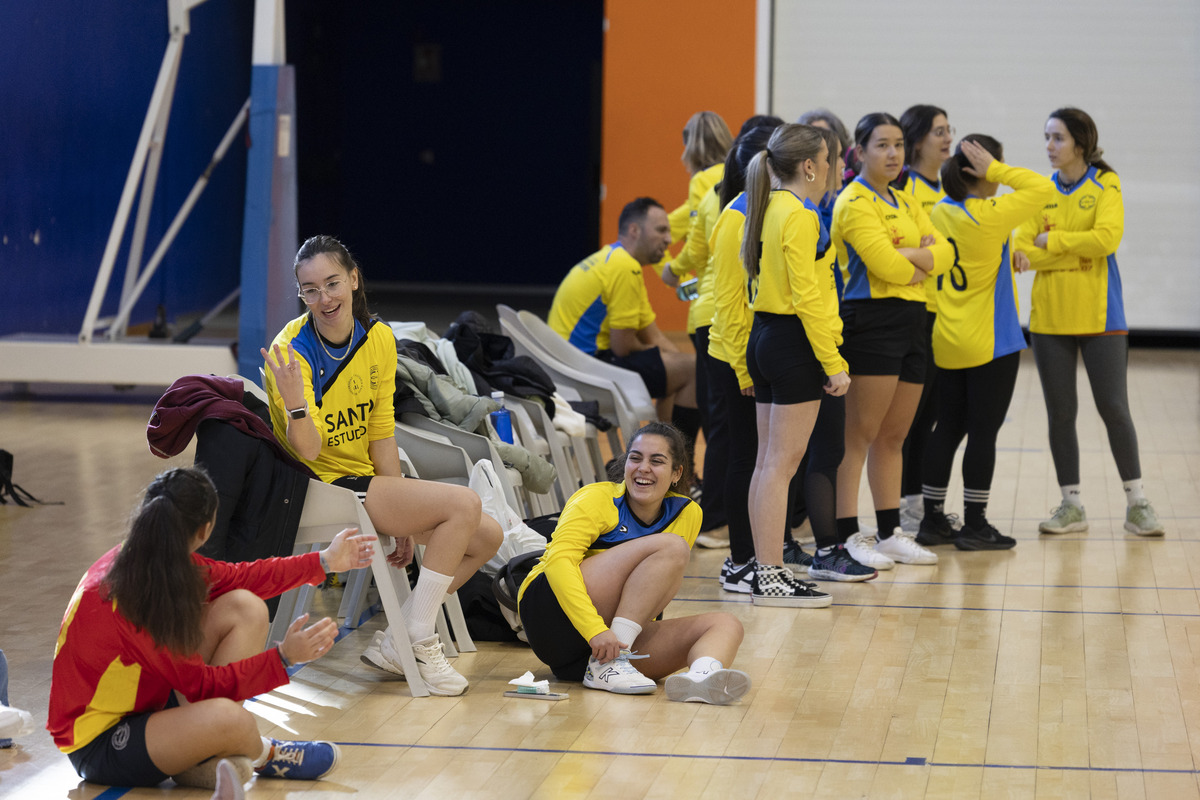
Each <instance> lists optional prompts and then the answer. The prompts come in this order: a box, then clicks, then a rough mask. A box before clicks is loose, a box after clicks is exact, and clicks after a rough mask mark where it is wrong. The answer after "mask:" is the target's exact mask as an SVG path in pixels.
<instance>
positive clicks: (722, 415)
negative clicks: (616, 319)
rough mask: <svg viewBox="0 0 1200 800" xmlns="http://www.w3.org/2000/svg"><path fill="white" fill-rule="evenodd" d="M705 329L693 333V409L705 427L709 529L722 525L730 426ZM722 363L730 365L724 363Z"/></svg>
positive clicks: (704, 503) (704, 500)
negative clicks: (694, 392)
mask: <svg viewBox="0 0 1200 800" xmlns="http://www.w3.org/2000/svg"><path fill="white" fill-rule="evenodd" d="M708 329H709V326H707V325H705V326H704V327H702V328H697V329H696V332H695V333H693V334H692V344H693V345H695V347H696V408H697V409H699V411H700V426H701V428H702V429H703V430H704V485H705V487H706V490H705V492H704V493H703V494H702V495H701V497H700V507H701V508H702V509H703V510H704V524H703V526H702V530H706V531H707V530H712V529H713V528H719V527H720V526H722V525H724V524H725V523H726V522H727V521H728V520H727V514H726V512H725V491H724V486H725V469H726V465H727V464H728V463H729V425H728V421H727V419H728V416H729V415H728V412H727V411H726V410H725V402H726V401H725V396H724V394H722V393H721V392H718V391H715V390H714V387H713V383H714V381H715V380H716V378H715V377H714V376H713V375H712V374H711V372H712V370H713V369H714V367H713V366H712V365H713V362H716V361H718V359H715V358H713V357H712V356H710V355H709V354H708ZM725 366H727V367H728V366H729V365H728V364H726V365H725Z"/></svg>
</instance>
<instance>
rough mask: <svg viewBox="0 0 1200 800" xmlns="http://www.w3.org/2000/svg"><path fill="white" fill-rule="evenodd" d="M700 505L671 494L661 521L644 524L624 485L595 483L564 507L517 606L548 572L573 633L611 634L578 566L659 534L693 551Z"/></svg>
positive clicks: (523, 585)
mask: <svg viewBox="0 0 1200 800" xmlns="http://www.w3.org/2000/svg"><path fill="white" fill-rule="evenodd" d="M702 519H703V514H702V512H701V511H700V506H698V505H696V504H695V503H694V502H692V501H691V499H689V498H687V497H684V496H683V495H679V494H675V493H673V492H672V493H668V494H667V496H666V497H664V498H663V503H662V510H661V512H660V513H659V515H658V519H655V520H651V521H650V522H643V521H642V520H640V519H638V518H637V517H636V516H635V515H634V513H633V511H632V510H631V509H630V507H629V502H628V498H626V496H625V483H624V481H622V482H621V483H609V482H607V481H604V482H600V483H591V484H588V485H587V486H584V487H583V488H582V489H580V490H579V491H577V492H575V494H573V495H571V499H570V500H568V501H567V504H566V505H565V506H564V507H563V510H562V513H561V514H560V515H559V517H558V525H557V526H556V527H555V529H554V536H553V537H552V538H551V539H550V543H549V544H548V545H547V546H546V552H545V553H544V554H542V557H541V558H540V559H539V560H538V563H537V564H536V565H534V567H533V569H532V570H531V571H530V573H529V575H528V576H527V577H526V578H525V580H524V581H523V582H522V583H521V588H520V589H519V590H518V592H517V604H518V608H519V606H520V602H521V598H522V597H523V596H524V594H525V589H526V587H528V586H529V584H530V583H532V582H533V579H534V578H536V577H537V576H538V575H542V574H545V576H546V580H547V581H548V582H549V584H550V588H551V589H552V590H553V591H554V596H555V598H556V599H557V600H558V603H559V605H560V606H561V607H562V610H563V611H564V612H565V613H566V615H567V618H568V619H570V620H571V624H572V625H574V626H575V630H577V631H579V635H580V636H582V637H583V638H584V640H586V641H591V639H592V637H594V636H596V635H597V634H600V633H603V632H604V631H606V630H608V626H607V625H605V624H604V618H603V617H601V616H600V612H598V611H597V610H596V605H595V604H594V603H593V602H592V598H591V597H589V596H588V593H587V586H586V585H585V584H584V582H583V573H582V572H581V571H580V569H579V565H580V564H581V563H582V562H583V560H584V559H585V558H587V557H588V556H593V555H596V554H597V553H602V552H604V551H605V550H608V549H610V548H613V547H616V546H617V545H619V544H623V543H624V542H628V541H632V540H634V539H639V538H641V537H643V536H650V535H652V534H656V533H674V534H676V535H677V536H679V537H681V538H682V539H683V540H684V541H685V542H687V544H688V547H689V548H690V547H691V546H692V544H693V543H694V542H695V541H696V534H698V533H699V532H700V522H701V520H702Z"/></svg>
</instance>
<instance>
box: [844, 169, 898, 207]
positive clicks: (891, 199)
mask: <svg viewBox="0 0 1200 800" xmlns="http://www.w3.org/2000/svg"><path fill="white" fill-rule="evenodd" d="M854 180H855V182H856V183H861V184H862V185H863V186H865V187H867V188H868V189H870V190H871V194H873V195H875V199H877V200H881V201H883V202H884V203H887V204H888V205H889V206H891V207H892V208H899V207H900V204H899V203H898V202H896V195H894V194H892V187H891V186H889V187H888V196H887V197H884V196H883V195H881V194H880V193H879V192H877V191H875V187H874V186H872V185H871V184H869V183H867V179H866V178H864V177H863V176H862V175H859V176H858V177H857V178H855V179H854Z"/></svg>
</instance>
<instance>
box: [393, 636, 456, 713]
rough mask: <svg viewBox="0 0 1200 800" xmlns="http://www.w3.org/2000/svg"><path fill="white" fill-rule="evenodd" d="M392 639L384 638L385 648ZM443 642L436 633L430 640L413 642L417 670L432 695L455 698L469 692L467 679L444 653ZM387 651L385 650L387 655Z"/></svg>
mask: <svg viewBox="0 0 1200 800" xmlns="http://www.w3.org/2000/svg"><path fill="white" fill-rule="evenodd" d="M390 641H391V637H384V647H385V648H386V647H387V644H388V642H390ZM442 647H443V645H442V640H441V639H439V638H438V635H437V634H436V633H435V634H434V635H433V636H430V637H429V638H428V639H422V640H420V641H419V642H413V646H412V649H413V655H414V656H416V659H417V670H418V671H419V672H420V673H421V677H422V678H423V679H424V680H425V686H426V687H427V688H428V689H429V693H430V694H440V695H442V696H443V697H453V696H455V695H459V694H462V693H463V692H465V691H466V690H467V686H469V685H470V684H468V683H467V679H466V678H464V677H463V676H462V675H459V674H458V672H456V671H455V669H454V667H452V666H450V662H449V661H447V660H446V655H445V653H443V652H442ZM386 653H387V651H386V649H385V650H384V654H385V655H386Z"/></svg>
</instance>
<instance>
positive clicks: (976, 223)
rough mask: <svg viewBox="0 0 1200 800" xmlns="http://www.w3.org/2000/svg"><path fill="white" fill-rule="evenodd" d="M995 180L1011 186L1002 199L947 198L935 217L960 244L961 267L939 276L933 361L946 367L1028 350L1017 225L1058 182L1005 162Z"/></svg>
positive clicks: (957, 259) (995, 166)
mask: <svg viewBox="0 0 1200 800" xmlns="http://www.w3.org/2000/svg"><path fill="white" fill-rule="evenodd" d="M987 179H988V180H989V181H994V182H995V183H1003V184H1004V185H1006V186H1011V187H1012V188H1013V189H1014V190H1015V191H1013V192H1012V193H1010V194H1006V195H1003V196H1002V197H988V198H980V197H968V198H967V199H966V200H964V201H963V202H961V203H960V202H957V201H955V200H951V199H949V198H946V199H945V200H943V201H942V202H940V203H938V204H937V205H936V206H934V209H933V214H931V215H930V218H931V219H932V220H933V225H934V227H935V228H937V229H938V230H939V231H941V232H942V233H943V234H945V236H946V241H948V242H950V244H951V246H952V247H953V248H954V265H953V266H952V267H950V272H949V273H948V274H946V275H939V276H938V277H937V278H935V279H934V280H936V281H937V282H938V283H940V284H941V289H940V290H939V291H938V292H937V299H938V312H937V313H938V316H937V322H936V323H935V324H934V326H933V360H934V362H935V363H936V364H937V365H938V366H939V367H941V368H943V369H966V368H968V367H978V366H980V365H981V364H986V363H988V362H989V361H992V360H993V359H996V358H1000V357H1001V356H1006V355H1008V354H1009V353H1015V352H1017V351H1018V350H1024V349H1025V336H1024V334H1022V333H1021V322H1020V320H1019V319H1018V318H1017V294H1016V283H1017V282H1016V276H1015V275H1014V274H1013V270H1012V261H1011V260H1010V252H1011V241H1010V240H1011V238H1012V230H1013V227H1014V226H1015V225H1016V224H1017V223H1019V222H1020V221H1021V220H1023V219H1026V218H1028V216H1029V214H1030V213H1031V212H1033V211H1036V210H1037V209H1039V208H1041V207H1042V205H1043V204H1044V203H1045V202H1046V200H1047V199H1048V198H1049V197H1050V196H1051V195H1052V194H1053V193H1054V184H1052V183H1051V182H1050V181H1049V179H1047V178H1045V177H1043V176H1041V175H1038V174H1037V173H1036V172H1033V171H1032V170H1028V169H1021V168H1020V167H1010V166H1008V165H1007V164H1004V163H1002V162H1000V161H994V162H992V165H991V166H990V167H988V171H987Z"/></svg>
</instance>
